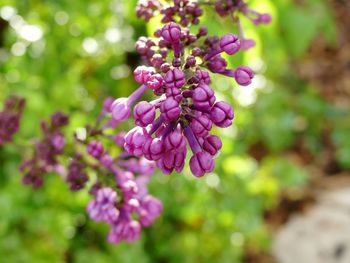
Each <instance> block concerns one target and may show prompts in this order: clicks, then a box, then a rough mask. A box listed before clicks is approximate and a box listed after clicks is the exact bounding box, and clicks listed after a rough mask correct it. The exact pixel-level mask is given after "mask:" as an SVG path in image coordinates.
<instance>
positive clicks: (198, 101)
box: [192, 83, 216, 109]
mask: <svg viewBox="0 0 350 263" xmlns="http://www.w3.org/2000/svg"><path fill="white" fill-rule="evenodd" d="M215 100H216V98H215V96H214V91H213V90H212V89H211V88H210V87H209V86H208V85H206V84H204V83H201V84H199V85H198V87H197V88H195V89H194V90H193V94H192V102H193V105H194V106H196V107H197V108H199V109H209V108H211V107H212V106H213V104H214V103H215Z"/></svg>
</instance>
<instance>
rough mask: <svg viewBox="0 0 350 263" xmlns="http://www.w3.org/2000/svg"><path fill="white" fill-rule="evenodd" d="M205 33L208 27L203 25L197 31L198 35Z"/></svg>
mask: <svg viewBox="0 0 350 263" xmlns="http://www.w3.org/2000/svg"><path fill="white" fill-rule="evenodd" d="M206 34H208V29H207V28H206V27H205V26H202V27H200V29H199V31H198V36H199V37H202V36H205V35H206Z"/></svg>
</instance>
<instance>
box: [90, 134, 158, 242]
mask: <svg viewBox="0 0 350 263" xmlns="http://www.w3.org/2000/svg"><path fill="white" fill-rule="evenodd" d="M87 151H88V153H89V154H90V155H91V156H93V157H94V158H95V159H97V160H98V161H99V162H100V164H101V165H102V166H104V167H106V168H107V169H108V170H109V172H110V173H111V174H112V175H113V177H114V180H113V183H110V184H109V185H114V187H113V188H112V187H110V186H104V183H103V180H102V181H101V182H98V183H97V184H95V186H96V185H97V186H98V187H95V188H94V191H93V195H94V197H95V198H94V199H93V200H92V201H91V202H90V203H89V204H88V206H87V212H88V214H89V216H90V218H91V219H93V220H95V221H97V222H105V223H107V224H109V225H110V226H111V229H110V232H109V235H108V241H109V242H110V243H115V244H117V243H119V242H120V241H122V240H125V241H127V242H132V241H134V240H136V239H138V238H139V236H140V232H141V228H142V227H148V226H150V225H151V224H152V223H153V222H154V221H155V220H156V219H157V218H158V217H159V216H160V214H161V211H162V210H163V205H162V203H161V202H160V201H159V200H158V199H157V198H155V197H153V196H151V195H149V194H148V189H147V184H148V182H149V179H150V176H151V175H152V174H153V172H154V164H153V163H152V162H149V161H147V160H145V159H136V158H129V157H128V158H125V157H127V155H126V154H125V153H122V154H120V155H119V156H118V158H116V159H113V158H112V157H111V156H110V155H109V154H108V153H107V152H106V151H104V149H103V145H102V144H101V142H99V141H96V140H94V141H91V142H90V143H89V144H88V146H87ZM136 174H137V176H135V175H136Z"/></svg>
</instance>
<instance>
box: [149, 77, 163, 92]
mask: <svg viewBox="0 0 350 263" xmlns="http://www.w3.org/2000/svg"><path fill="white" fill-rule="evenodd" d="M163 83H164V80H163V77H162V75H160V74H153V75H152V76H150V77H149V78H148V80H147V87H148V88H150V89H153V90H159V89H160V88H161V87H162V86H163Z"/></svg>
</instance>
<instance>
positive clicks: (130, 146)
mask: <svg viewBox="0 0 350 263" xmlns="http://www.w3.org/2000/svg"><path fill="white" fill-rule="evenodd" d="M150 137H151V136H150V135H149V134H148V133H147V131H146V129H145V128H141V127H135V128H133V129H131V130H130V131H129V132H128V133H127V134H126V135H125V143H124V149H125V150H126V151H127V152H128V153H129V154H131V155H134V156H137V157H140V156H142V154H143V151H142V147H143V145H144V144H145V142H146V141H147V140H148V139H149V138H150Z"/></svg>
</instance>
